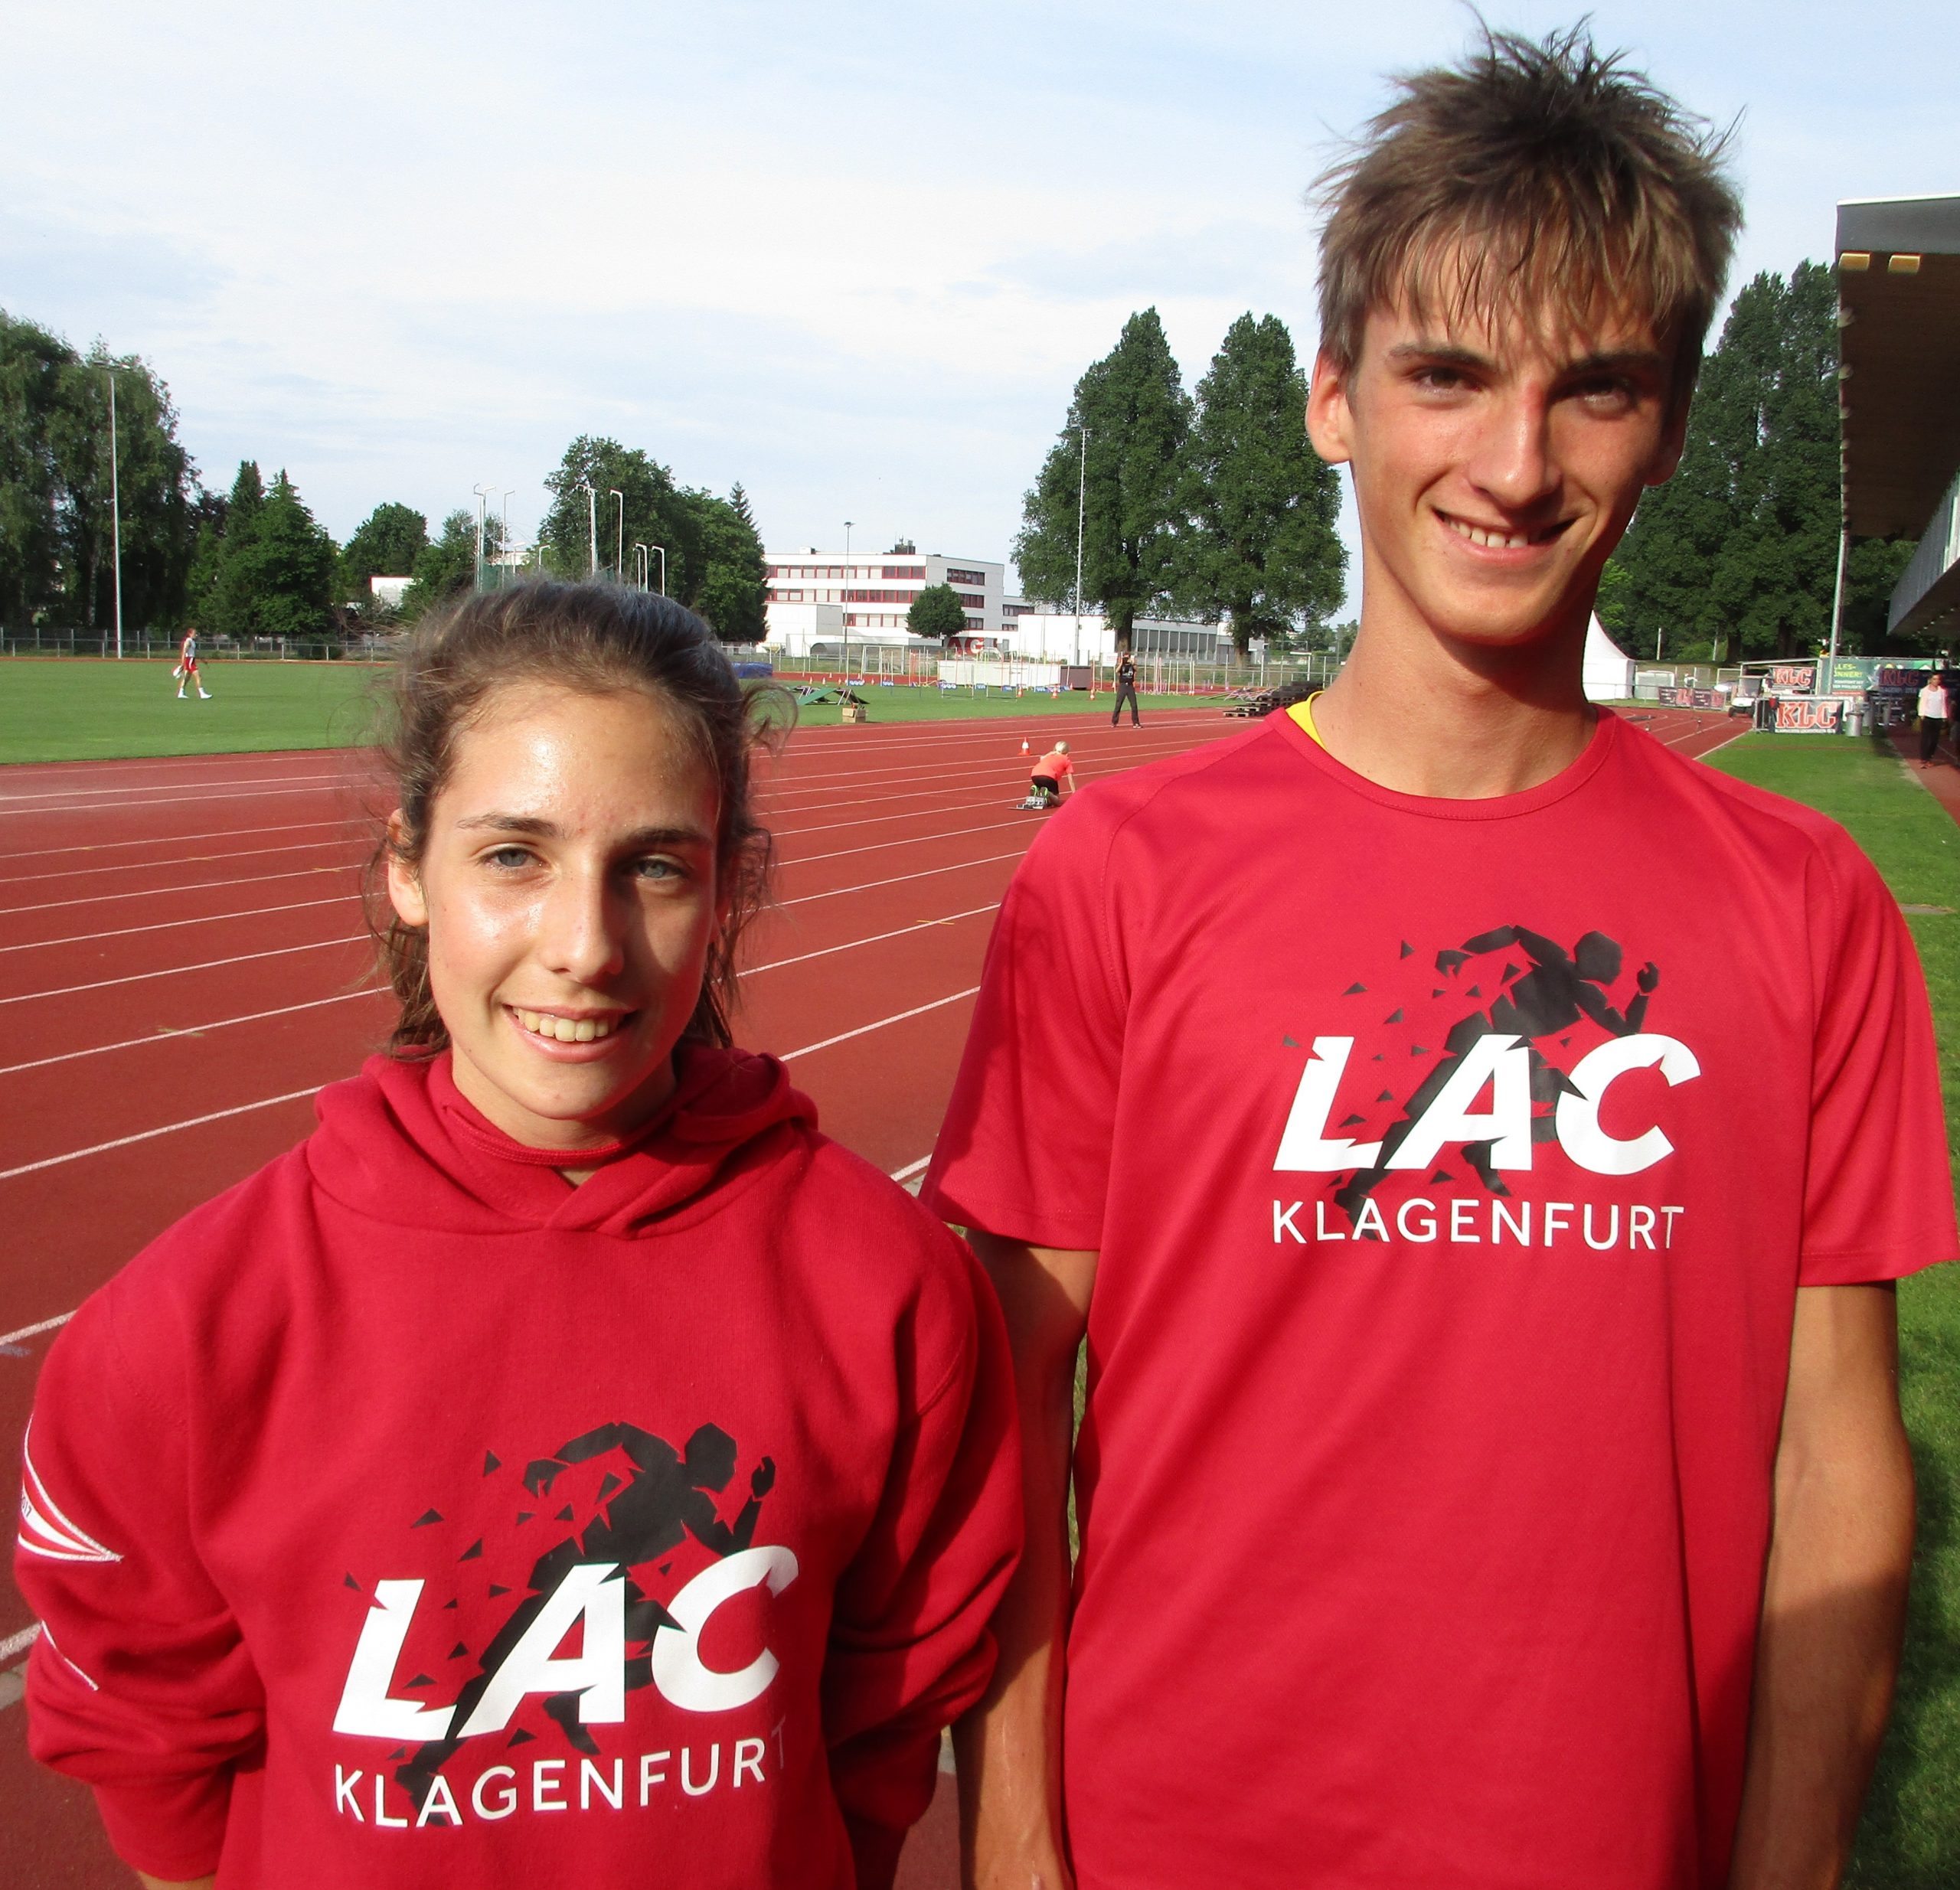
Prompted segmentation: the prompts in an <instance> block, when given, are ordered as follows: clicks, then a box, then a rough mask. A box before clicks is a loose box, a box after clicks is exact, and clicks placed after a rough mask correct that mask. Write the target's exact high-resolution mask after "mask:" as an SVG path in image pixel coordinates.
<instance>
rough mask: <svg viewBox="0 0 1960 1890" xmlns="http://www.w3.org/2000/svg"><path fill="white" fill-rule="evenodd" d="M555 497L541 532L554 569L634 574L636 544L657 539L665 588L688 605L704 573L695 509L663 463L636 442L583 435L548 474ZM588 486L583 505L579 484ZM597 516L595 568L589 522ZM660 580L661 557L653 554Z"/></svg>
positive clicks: (547, 483) (570, 573)
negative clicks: (590, 494) (663, 564)
mask: <svg viewBox="0 0 1960 1890" xmlns="http://www.w3.org/2000/svg"><path fill="white" fill-rule="evenodd" d="M544 485H545V488H546V490H547V491H549V492H550V494H551V495H552V503H551V509H550V511H549V512H548V513H547V514H545V518H544V524H543V526H542V527H541V529H540V534H539V536H540V538H541V541H542V543H543V544H544V549H545V555H546V557H547V558H548V560H550V566H551V568H552V570H554V571H555V572H557V573H558V574H559V575H560V576H564V577H573V578H582V577H584V576H587V575H588V573H590V574H593V575H597V574H598V573H609V572H612V571H615V570H616V571H618V572H619V574H620V575H621V576H622V577H626V578H629V579H630V578H631V577H632V576H633V547H634V546H635V544H645V545H649V546H651V545H658V546H660V547H661V548H662V549H663V550H665V553H666V554H667V594H668V596H670V597H676V598H678V599H680V600H681V602H683V603H685V604H690V605H691V603H692V602H693V600H694V598H695V596H697V594H698V593H699V592H700V589H701V582H702V579H703V578H704V576H705V575H706V573H705V570H704V557H703V547H702V544H701V517H700V515H699V514H698V512H697V509H696V508H694V506H693V505H692V504H690V503H689V502H688V500H687V499H686V498H684V497H683V495H682V494H681V491H679V489H678V488H677V487H676V486H675V483H674V476H673V475H672V474H671V473H670V472H668V470H667V468H665V466H663V465H660V464H658V462H656V461H655V460H653V459H650V458H649V457H648V455H646V454H645V453H644V452H641V451H640V449H639V448H638V447H629V446H621V445H620V444H619V442H618V441H617V440H616V439H595V438H593V436H591V435H590V434H586V433H581V434H580V436H578V438H577V439H575V440H573V442H572V443H571V444H570V446H567V448H566V449H565V456H564V458H563V459H562V460H561V461H560V462H559V465H558V469H557V472H553V473H550V474H549V475H547V477H546V478H545V481H544ZM586 486H590V487H591V488H592V489H593V495H594V501H593V504H592V505H591V507H590V509H588V504H587V500H586V493H585V491H584V490H583V488H585V487H586ZM615 491H618V492H620V493H622V494H624V495H625V499H626V529H625V530H624V532H623V533H622V531H621V530H620V513H619V504H620V502H619V500H617V499H616V498H613V497H612V494H613V493H614V492H615ZM595 522H596V530H597V552H598V555H597V560H596V570H594V562H593V543H592V540H591V538H590V536H589V534H588V527H589V526H590V525H592V524H594V523H595ZM654 565H655V579H656V581H657V579H658V568H659V560H658V559H656V560H654Z"/></svg>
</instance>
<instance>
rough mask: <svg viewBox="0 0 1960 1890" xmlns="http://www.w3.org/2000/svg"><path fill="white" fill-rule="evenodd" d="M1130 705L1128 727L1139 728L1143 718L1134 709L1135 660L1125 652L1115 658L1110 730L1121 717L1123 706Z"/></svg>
mask: <svg viewBox="0 0 1960 1890" xmlns="http://www.w3.org/2000/svg"><path fill="white" fill-rule="evenodd" d="M1126 700H1127V701H1128V702H1129V705H1130V726H1131V727H1132V728H1133V729H1134V728H1141V727H1142V726H1143V718H1142V716H1140V715H1138V713H1137V708H1136V658H1135V657H1134V656H1132V655H1131V654H1130V653H1129V651H1128V650H1125V651H1122V654H1119V656H1118V657H1117V658H1116V706H1115V707H1113V708H1112V710H1110V711H1109V726H1110V727H1112V729H1113V728H1114V727H1115V726H1116V723H1117V722H1118V721H1119V720H1120V718H1121V717H1122V713H1123V704H1124V703H1125V701H1126Z"/></svg>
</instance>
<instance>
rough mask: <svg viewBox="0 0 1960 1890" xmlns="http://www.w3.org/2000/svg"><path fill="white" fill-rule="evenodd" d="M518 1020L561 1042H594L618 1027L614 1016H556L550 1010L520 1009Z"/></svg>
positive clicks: (527, 1028) (535, 1030) (540, 1034)
mask: <svg viewBox="0 0 1960 1890" xmlns="http://www.w3.org/2000/svg"><path fill="white" fill-rule="evenodd" d="M518 1023H521V1024H522V1025H523V1026H524V1028H525V1029H526V1030H530V1031H534V1032H535V1033H537V1035H538V1036H541V1037H554V1038H556V1039H557V1041H558V1042H559V1043H596V1042H597V1041H598V1040H599V1038H601V1037H609V1036H611V1035H612V1033H613V1031H614V1030H616V1029H617V1028H618V1020H617V1019H616V1018H612V1017H580V1018H577V1019H573V1018H570V1017H553V1016H552V1014H550V1012H549V1011H548V1010H520V1011H519V1012H518Z"/></svg>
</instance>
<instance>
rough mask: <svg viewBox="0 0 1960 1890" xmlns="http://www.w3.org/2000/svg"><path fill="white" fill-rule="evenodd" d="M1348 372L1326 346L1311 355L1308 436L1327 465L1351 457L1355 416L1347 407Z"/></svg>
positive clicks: (1337, 464) (1335, 464) (1343, 461)
mask: <svg viewBox="0 0 1960 1890" xmlns="http://www.w3.org/2000/svg"><path fill="white" fill-rule="evenodd" d="M1348 371H1349V370H1348V369H1347V368H1345V367H1341V366H1339V365H1338V364H1336V363H1335V361H1334V359H1333V357H1331V355H1330V354H1328V351H1327V350H1326V349H1325V348H1322V349H1321V351H1320V352H1319V353H1318V354H1316V355H1315V357H1314V378H1313V384H1312V387H1309V388H1308V390H1307V437H1308V439H1310V440H1312V442H1313V446H1314V451H1315V452H1317V453H1318V454H1319V455H1320V456H1321V459H1324V460H1325V461H1326V462H1327V463H1328V465H1330V466H1341V465H1346V464H1347V463H1348V461H1349V460H1351V459H1353V458H1354V448H1353V442H1352V441H1351V439H1350V438H1349V434H1350V433H1351V429H1352V426H1353V419H1354V416H1353V415H1352V414H1351V413H1350V412H1349V410H1348Z"/></svg>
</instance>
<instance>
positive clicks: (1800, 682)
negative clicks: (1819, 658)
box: [1769, 663, 1817, 695]
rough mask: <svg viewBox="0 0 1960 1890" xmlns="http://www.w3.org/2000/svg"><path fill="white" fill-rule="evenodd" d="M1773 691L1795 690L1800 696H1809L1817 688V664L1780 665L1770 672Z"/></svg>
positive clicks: (1770, 685) (1770, 683)
mask: <svg viewBox="0 0 1960 1890" xmlns="http://www.w3.org/2000/svg"><path fill="white" fill-rule="evenodd" d="M1769 687H1771V688H1772V689H1776V690H1783V689H1793V690H1795V691H1796V692H1797V693H1798V694H1799V695H1805V694H1808V693H1809V692H1810V691H1811V690H1813V689H1815V687H1817V665H1816V664H1815V663H1779V664H1777V665H1776V667H1775V668H1774V669H1772V671H1770V672H1769Z"/></svg>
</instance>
